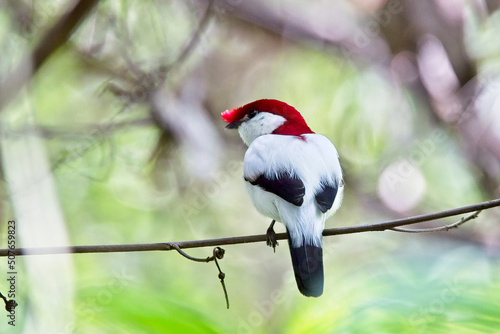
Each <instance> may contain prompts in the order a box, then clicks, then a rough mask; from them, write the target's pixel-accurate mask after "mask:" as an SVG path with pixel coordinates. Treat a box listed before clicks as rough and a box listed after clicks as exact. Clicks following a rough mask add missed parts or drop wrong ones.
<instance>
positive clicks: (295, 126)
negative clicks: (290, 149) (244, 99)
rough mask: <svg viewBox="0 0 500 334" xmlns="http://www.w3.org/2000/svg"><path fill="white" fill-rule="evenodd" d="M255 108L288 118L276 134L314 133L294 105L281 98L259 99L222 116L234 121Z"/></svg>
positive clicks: (296, 134) (297, 134)
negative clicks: (282, 100)
mask: <svg viewBox="0 0 500 334" xmlns="http://www.w3.org/2000/svg"><path fill="white" fill-rule="evenodd" d="M254 110H256V111H258V112H268V113H271V114H275V115H279V116H282V117H284V118H285V119H286V122H285V123H284V124H283V125H282V126H280V127H279V128H277V129H276V130H275V131H274V132H273V133H274V134H280V135H295V136H300V135H302V134H306V133H314V132H313V131H312V130H311V129H310V128H309V127H308V126H307V124H306V122H305V121H304V118H303V117H302V115H301V114H300V113H299V112H298V111H297V110H296V109H295V108H294V107H292V106H290V105H288V104H286V103H285V102H281V101H279V100H272V99H262V100H257V101H254V102H251V103H248V104H245V105H244V106H242V107H239V108H236V109H233V110H226V111H224V112H223V113H222V114H221V116H222V119H223V120H224V121H226V122H228V123H232V122H236V121H239V120H241V119H243V118H244V117H245V116H246V115H247V114H248V113H250V112H252V111H254Z"/></svg>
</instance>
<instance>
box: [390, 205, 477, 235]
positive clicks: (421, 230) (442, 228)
mask: <svg viewBox="0 0 500 334" xmlns="http://www.w3.org/2000/svg"><path fill="white" fill-rule="evenodd" d="M480 213H481V210H478V211H476V212H474V213H473V214H471V215H468V216H467V217H462V218H461V219H460V220H459V221H457V222H454V223H453V224H448V225H444V226H438V227H430V228H419V229H411V228H404V227H394V228H391V230H393V231H397V232H406V233H424V232H442V231H449V230H451V229H452V228H458V227H459V226H460V225H463V224H465V223H466V222H468V221H469V220H472V219H476V218H477V216H478V215H479V214H480Z"/></svg>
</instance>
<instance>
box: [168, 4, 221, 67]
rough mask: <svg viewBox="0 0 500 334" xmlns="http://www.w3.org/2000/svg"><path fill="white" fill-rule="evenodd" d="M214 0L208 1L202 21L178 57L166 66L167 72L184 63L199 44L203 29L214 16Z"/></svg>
mask: <svg viewBox="0 0 500 334" xmlns="http://www.w3.org/2000/svg"><path fill="white" fill-rule="evenodd" d="M214 2H215V0H209V1H208V5H207V9H206V10H205V13H204V14H203V16H202V18H201V20H200V22H199V23H198V26H197V27H196V29H195V30H194V32H193V34H192V35H191V38H190V39H189V41H188V42H187V44H186V46H185V47H184V48H183V49H182V51H181V52H180V53H179V55H178V56H177V58H176V59H175V60H174V61H173V62H172V63H170V64H169V65H167V66H166V68H165V70H166V72H168V71H169V70H170V69H172V68H175V67H176V66H178V65H179V64H180V63H182V62H183V61H184V60H185V59H187V57H188V56H189V55H190V54H191V52H192V51H193V50H194V48H195V46H196V45H197V44H198V41H199V40H200V37H201V34H202V33H203V31H205V29H206V27H207V25H208V23H209V22H210V18H211V17H212V7H213V5H214Z"/></svg>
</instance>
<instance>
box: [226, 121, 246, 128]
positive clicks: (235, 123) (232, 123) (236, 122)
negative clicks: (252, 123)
mask: <svg viewBox="0 0 500 334" xmlns="http://www.w3.org/2000/svg"><path fill="white" fill-rule="evenodd" d="M241 123H243V122H242V121H234V122H231V123H229V124H228V125H226V129H237V128H238V127H239V126H240V125H241Z"/></svg>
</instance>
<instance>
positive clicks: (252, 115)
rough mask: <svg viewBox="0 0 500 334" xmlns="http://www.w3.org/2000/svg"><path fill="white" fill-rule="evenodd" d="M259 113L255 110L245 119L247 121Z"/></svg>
mask: <svg viewBox="0 0 500 334" xmlns="http://www.w3.org/2000/svg"><path fill="white" fill-rule="evenodd" d="M258 113H259V112H258V111H257V110H252V111H250V112H249V113H248V115H247V117H248V119H252V118H254V117H255V115H257V114H258Z"/></svg>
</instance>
